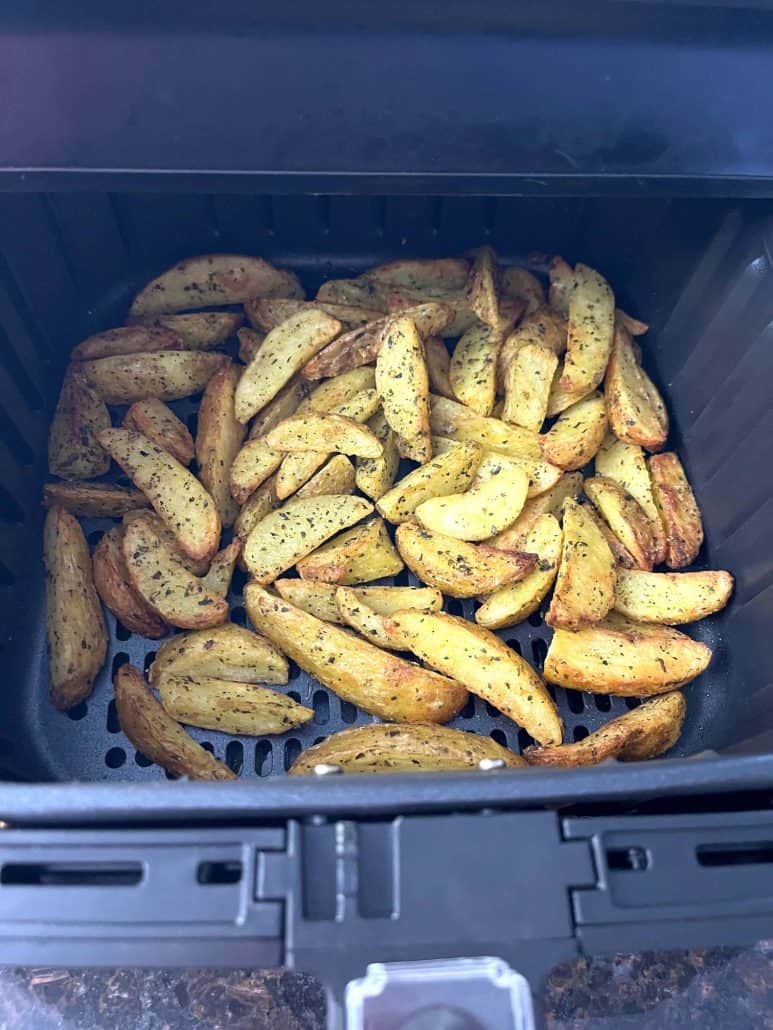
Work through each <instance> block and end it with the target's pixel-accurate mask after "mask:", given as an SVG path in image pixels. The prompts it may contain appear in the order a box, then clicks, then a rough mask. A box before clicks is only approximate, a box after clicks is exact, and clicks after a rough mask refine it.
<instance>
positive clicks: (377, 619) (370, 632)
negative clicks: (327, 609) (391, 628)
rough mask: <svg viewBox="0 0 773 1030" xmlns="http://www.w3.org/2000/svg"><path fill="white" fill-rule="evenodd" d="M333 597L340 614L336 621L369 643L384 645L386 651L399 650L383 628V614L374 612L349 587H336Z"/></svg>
mask: <svg viewBox="0 0 773 1030" xmlns="http://www.w3.org/2000/svg"><path fill="white" fill-rule="evenodd" d="M335 599H336V604H337V605H338V614H339V615H340V620H338V621H340V622H342V623H343V624H344V625H345V626H348V627H349V629H353V630H354V631H355V632H356V633H359V634H360V636H361V637H364V638H365V640H369V641H370V643H371V644H376V645H377V646H378V647H384V648H386V650H387V651H395V650H397V651H399V650H400V648H399V647H397V646H396V645H395V644H394V643H393V641H392V640H391V639H390V637H389V634H388V633H387V632H386V629H385V628H384V616H383V615H379V614H378V612H374V611H373V609H372V608H371V607H370V606H369V605H367V604H365V603H364V602H363V601H362V600H361V599H360V598H359V597H358V596H357V594H355V592H354V591H353V590H352V589H351V588H350V587H338V588H337V589H336V595H335Z"/></svg>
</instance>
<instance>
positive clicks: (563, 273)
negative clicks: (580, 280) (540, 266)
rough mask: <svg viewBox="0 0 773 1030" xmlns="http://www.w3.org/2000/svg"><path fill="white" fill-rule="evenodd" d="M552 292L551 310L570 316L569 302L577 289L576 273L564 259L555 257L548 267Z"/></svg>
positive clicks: (550, 292)
mask: <svg viewBox="0 0 773 1030" xmlns="http://www.w3.org/2000/svg"><path fill="white" fill-rule="evenodd" d="M548 277H549V279H550V291H549V294H548V297H549V303H550V306H551V308H553V309H554V310H555V311H557V312H558V313H559V314H561V315H564V317H566V316H568V314H569V301H570V300H571V298H572V293H573V292H574V287H575V278H574V271H573V270H572V267H571V265H568V264H567V263H566V261H564V259H563V258H562V257H558V256H557V257H554V258H553V260H552V261H551V262H550V264H549V266H548Z"/></svg>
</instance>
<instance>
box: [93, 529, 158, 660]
mask: <svg viewBox="0 0 773 1030" xmlns="http://www.w3.org/2000/svg"><path fill="white" fill-rule="evenodd" d="M122 542H123V529H122V527H121V526H113V528H112V529H109V530H108V531H107V533H105V535H104V536H103V537H102V539H101V540H100V541H99V543H98V544H97V546H96V547H95V549H94V556H93V567H94V586H95V587H96V588H97V593H98V594H99V596H100V598H101V599H102V603H103V604H104V605H105V607H106V608H108V609H109V610H110V611H111V612H112V613H113V615H115V617H116V619H117V620H118V621H119V622H120V623H121V625H122V626H125V627H126V629H128V630H129V632H130V633H139V634H140V635H141V636H143V637H147V638H148V639H149V640H159V639H160V638H161V637H164V636H166V634H167V632H168V631H169V627H168V626H167V624H166V623H165V622H164V620H163V619H162V618H160V617H159V616H158V615H157V614H156V612H155V611H154V610H153V609H152V608H151V607H150V606H149V605H148V604H146V603H145V601H144V600H143V598H142V597H140V595H139V594H138V593H137V591H136V590H135V589H134V587H133V586H132V585H131V582H130V580H129V572H128V570H127V568H126V562H125V561H124V556H123V546H122Z"/></svg>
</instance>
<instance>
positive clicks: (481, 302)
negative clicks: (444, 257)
mask: <svg viewBox="0 0 773 1030" xmlns="http://www.w3.org/2000/svg"><path fill="white" fill-rule="evenodd" d="M473 257H474V260H473V265H472V268H471V269H470V275H469V279H468V280H467V292H468V296H469V301H470V307H471V308H472V310H473V311H474V312H475V314H476V315H477V317H478V318H479V319H480V320H481V322H482V323H483V324H484V325H487V326H490V327H491V328H492V329H497V328H498V327H499V297H498V295H497V287H498V284H499V265H498V263H497V256H496V254H495V253H494V251H493V249H492V248H491V247H479V248H478V249H477V250H476V251H473ZM460 343H461V341H460ZM457 396H459V394H458V393H457ZM460 399H461V398H460ZM481 414H483V415H485V414H487V412H481Z"/></svg>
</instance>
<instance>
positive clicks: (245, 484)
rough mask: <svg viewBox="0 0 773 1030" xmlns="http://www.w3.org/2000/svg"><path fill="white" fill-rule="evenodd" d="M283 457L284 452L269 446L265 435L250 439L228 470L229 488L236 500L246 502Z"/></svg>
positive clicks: (238, 502)
mask: <svg viewBox="0 0 773 1030" xmlns="http://www.w3.org/2000/svg"><path fill="white" fill-rule="evenodd" d="M283 459H284V453H283V452H282V451H277V450H274V449H273V448H271V447H269V446H268V444H267V443H266V439H265V437H256V438H255V439H254V440H248V441H247V442H246V443H245V444H244V445H243V447H242V448H241V449H240V450H239V453H238V454H237V455H236V456H235V457H234V460H233V461H232V462H231V467H230V469H229V470H228V488H229V490H230V492H231V497H233V499H234V501H236V503H237V504H244V502H245V501H246V500H247V498H248V497H250V496H251V494H252V493H253V491H254V490H257V488H258V487H259V486H260V485H261V483H265V481H266V480H267V479H268V478H269V476H271V475H273V474H274V472H276V470H277V469H278V468H279V466H280V465H281V464H282V461H283Z"/></svg>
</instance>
